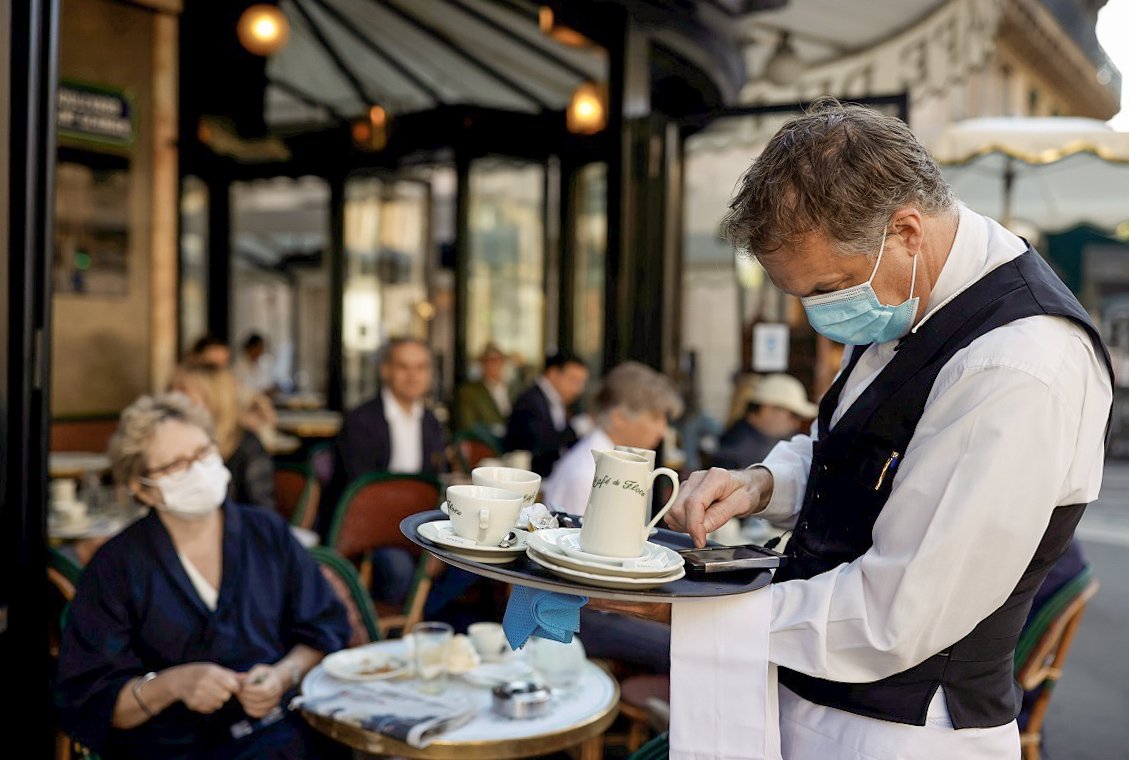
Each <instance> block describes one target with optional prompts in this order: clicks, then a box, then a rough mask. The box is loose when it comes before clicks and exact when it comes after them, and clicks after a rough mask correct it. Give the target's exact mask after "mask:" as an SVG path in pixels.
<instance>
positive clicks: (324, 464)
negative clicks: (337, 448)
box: [310, 441, 336, 491]
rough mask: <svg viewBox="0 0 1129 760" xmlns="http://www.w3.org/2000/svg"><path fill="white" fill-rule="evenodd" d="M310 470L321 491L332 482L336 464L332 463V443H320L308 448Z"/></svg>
mask: <svg viewBox="0 0 1129 760" xmlns="http://www.w3.org/2000/svg"><path fill="white" fill-rule="evenodd" d="M310 469H311V470H312V471H313V473H314V477H315V478H316V479H317V481H318V483H319V484H321V488H322V491H324V490H325V488H326V486H328V485H329V484H330V483H331V482H333V475H334V470H335V469H336V462H335V461H334V453H333V442H332V441H322V442H321V443H319V444H316V445H315V446H313V447H311V448H310Z"/></svg>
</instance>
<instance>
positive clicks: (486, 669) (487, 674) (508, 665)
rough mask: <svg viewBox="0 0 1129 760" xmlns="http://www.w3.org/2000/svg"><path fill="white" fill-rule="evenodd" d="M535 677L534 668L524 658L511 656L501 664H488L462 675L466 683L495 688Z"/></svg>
mask: <svg viewBox="0 0 1129 760" xmlns="http://www.w3.org/2000/svg"><path fill="white" fill-rule="evenodd" d="M532 675H533V668H531V667H529V664H528V663H527V662H526V661H525V658H524V657H515V656H513V655H510V656H509V657H507V658H506V659H505V660H502V661H501V662H486V663H483V664H481V665H479V666H478V667H477V668H474V669H472V670H468V671H467V672H466V673H463V674H462V678H463V680H464V681H467V682H469V683H472V684H474V685H475V686H485V687H486V688H488V689H489V688H493V687H495V686H497V685H498V684H502V683H506V682H507V681H518V680H522V679H525V678H529V677H530V676H532Z"/></svg>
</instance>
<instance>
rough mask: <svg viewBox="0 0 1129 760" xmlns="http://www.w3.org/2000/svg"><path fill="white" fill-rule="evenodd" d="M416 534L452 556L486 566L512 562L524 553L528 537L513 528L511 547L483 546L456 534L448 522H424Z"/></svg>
mask: <svg viewBox="0 0 1129 760" xmlns="http://www.w3.org/2000/svg"><path fill="white" fill-rule="evenodd" d="M416 532H417V533H419V535H420V536H422V537H423V538H426V539H427V540H428V541H430V542H432V543H433V544H438V545H439V546H442V547H443V548H445V549H448V550H450V551H451V552H452V553H453V554H458V555H459V556H461V557H464V558H466V559H469V560H473V561H475V562H482V563H484V564H487V565H504V564H506V563H507V562H513V561H514V560H515V559H517V558H518V557H520V556H521V555H522V554H524V553H525V547H526V543H527V540H528V537H529V535H530V534H529V533H527V532H526V531H524V530H520V529H518V528H514V531H513V532H514V534H515V535H516V536H517V538H516V539H515V540H514V542H513V545H511V546H505V547H503V546H485V545H483V544H478V543H475V542H474V541H472V540H471V539H469V538H463V537H462V536H460V535H458V534H456V533H455V529H454V528H452V527H451V521H450V520H435V521H433V522H425V523H423V524H422V525H420V526H419V527H418V528H416Z"/></svg>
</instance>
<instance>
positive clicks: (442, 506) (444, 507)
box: [439, 502, 451, 515]
mask: <svg viewBox="0 0 1129 760" xmlns="http://www.w3.org/2000/svg"><path fill="white" fill-rule="evenodd" d="M439 511H440V512H442V513H443V514H445V515H450V514H451V513H450V511H448V509H447V502H443V503H442V504H440V505H439Z"/></svg>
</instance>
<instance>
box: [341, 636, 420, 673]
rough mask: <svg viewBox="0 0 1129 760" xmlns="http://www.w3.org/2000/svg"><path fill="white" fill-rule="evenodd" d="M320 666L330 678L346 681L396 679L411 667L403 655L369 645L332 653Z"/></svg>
mask: <svg viewBox="0 0 1129 760" xmlns="http://www.w3.org/2000/svg"><path fill="white" fill-rule="evenodd" d="M377 643H379V644H383V643H384V642H377ZM382 650H383V651H382ZM321 664H322V665H323V666H325V670H326V672H327V673H329V674H330V675H331V676H333V677H335V678H341V679H343V680H346V681H379V680H382V679H385V678H396V677H398V676H402V675H405V674H406V673H407V672H408V671H409V669H410V667H411V663H410V662H409V660H408V658H407V657H406V656H405V655H404V654H402V653H391V652H388V651H387V648H386V647H380V646H376V647H374V646H372V645H371V644H370V645H367V646H360V647H355V648H353V649H342V650H341V651H339V652H334V653H333V654H331V655H328V656H327V657H326V658H325V659H323V660H322V661H321Z"/></svg>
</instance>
